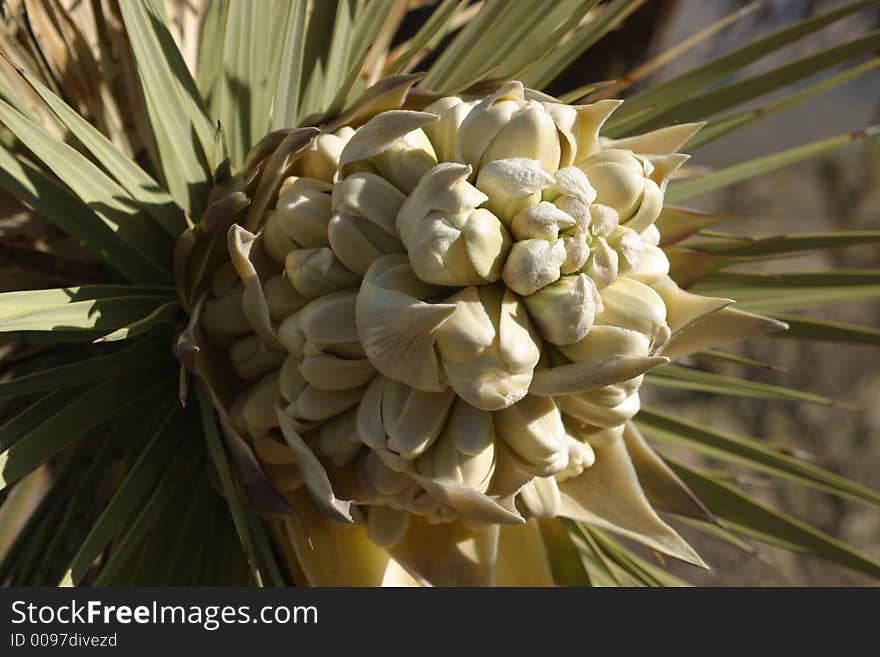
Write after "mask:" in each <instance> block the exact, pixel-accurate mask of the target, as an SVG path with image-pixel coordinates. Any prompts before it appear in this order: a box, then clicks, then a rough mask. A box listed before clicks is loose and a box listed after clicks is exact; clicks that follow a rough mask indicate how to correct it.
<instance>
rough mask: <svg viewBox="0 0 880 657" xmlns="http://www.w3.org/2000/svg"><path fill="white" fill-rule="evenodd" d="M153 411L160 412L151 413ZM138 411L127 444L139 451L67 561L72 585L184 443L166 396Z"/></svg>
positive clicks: (176, 412)
mask: <svg viewBox="0 0 880 657" xmlns="http://www.w3.org/2000/svg"><path fill="white" fill-rule="evenodd" d="M155 408H159V409H160V410H161V411H162V412H161V413H158V414H157V413H155ZM139 410H140V416H141V421H140V422H139V423H133V424H132V425H131V426H130V427H129V431H130V434H131V441H132V442H133V444H134V445H135V446H136V448H139V449H140V450H141V451H140V453H139V456H138V458H137V460H136V461H135V462H134V463H133V464H132V465H131V467H130V469H129V470H128V472H127V473H126V475H125V479H123V481H122V483H121V484H120V485H119V488H118V489H117V490H116V492H115V493H114V494H113V497H112V498H111V499H110V502H109V503H108V504H107V506H106V507H105V508H104V510H103V511H102V512H101V515H100V516H99V517H98V519H97V520H96V521H95V524H94V525H93V526H92V528H91V530H90V531H89V534H88V535H87V536H86V537H85V538H84V539H83V540H82V542H81V543H80V545H79V549H78V550H77V553H76V555H74V557H73V559H72V560H71V563H70V570H71V576H72V579H73V581H74V583H78V582H80V581H81V580H82V578H83V576H84V575H85V574H86V573H87V572H88V571H89V569H90V568H91V567H92V564H93V563H94V562H95V560H96V559H97V558H98V556H99V555H100V554H101V552H103V550H104V548H105V547H107V545H109V544H110V541H111V540H112V539H113V537H114V536H116V535H117V534H118V533H119V532H121V531H124V529H125V526H126V523H128V522H130V521H131V520H132V518H134V517H135V516H136V514H137V513H138V509H140V508H141V507H142V505H143V503H144V501H145V500H146V499H148V498H149V495H150V493H151V491H155V490H157V488H158V486H157V483H158V482H159V480H160V479H161V477H162V474H163V473H164V472H166V471H167V470H168V469H169V468H168V465H169V462H170V461H171V458H172V456H173V455H174V453H175V452H177V451H178V450H179V449H180V445H181V442H182V441H183V440H184V436H185V429H186V426H187V424H186V417H185V413H184V411H183V410H182V409H181V408H180V407H179V406H177V405H176V403H175V402H174V400H173V399H171V398H170V396H169V395H167V393H166V394H165V396H164V398H163V400H162V402H161V403H159V404H158V405H157V406H154V408H153V410H151V409H147V408H142V409H139ZM157 420H158V422H157ZM141 444H143V447H140V445H141Z"/></svg>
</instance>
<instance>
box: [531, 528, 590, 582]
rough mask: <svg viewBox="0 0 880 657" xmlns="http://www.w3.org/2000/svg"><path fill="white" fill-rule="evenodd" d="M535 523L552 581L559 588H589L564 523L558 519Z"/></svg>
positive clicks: (581, 564)
mask: <svg viewBox="0 0 880 657" xmlns="http://www.w3.org/2000/svg"><path fill="white" fill-rule="evenodd" d="M537 522H538V527H539V528H540V530H541V539H542V540H543V542H544V547H545V549H546V551H547V559H548V560H549V561H550V569H551V571H552V573H553V581H555V582H556V583H557V584H558V585H559V586H589V585H590V580H589V578H588V577H587V572H586V570H585V569H584V565H583V563H582V562H581V556H580V553H579V551H578V550H577V548H576V547H575V546H574V543H573V542H572V539H571V536H570V532H569V529H568V528H567V526H566V525H565V524H564V523H565V521H564V520H562V519H560V518H537Z"/></svg>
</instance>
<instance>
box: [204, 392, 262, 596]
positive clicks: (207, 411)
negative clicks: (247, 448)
mask: <svg viewBox="0 0 880 657" xmlns="http://www.w3.org/2000/svg"><path fill="white" fill-rule="evenodd" d="M197 397H198V400H199V412H200V413H201V420H202V431H203V432H204V434H205V441H206V442H207V444H208V453H209V454H210V456H211V462H212V463H213V464H214V468H215V469H216V471H217V475H218V477H219V479H220V485H221V487H222V489H223V497H225V498H226V503H227V504H228V505H229V511H230V513H231V514H232V521H233V523H234V524H235V530H236V532H238V538H239V541H240V542H241V546H242V548H243V549H244V553H245V555H246V557H247V559H248V562H249V563H250V565H251V570H252V572H253V575H254V579H255V580H256V581H259V580H260V577H259V574H260V570H259V568H258V566H257V559H256V554H255V550H254V543H253V538H252V536H251V531H250V522H249V520H248V513H247V510H246V509H245V506H244V504H243V502H242V498H241V495H239V492H238V489H237V487H236V485H235V479H234V477H233V474H232V468H231V467H230V465H229V459H228V458H227V457H226V450H225V449H224V447H223V439H222V438H221V436H220V432H219V431H218V429H217V419H216V418H215V416H214V409H213V408H212V407H211V402H209V401H208V400H207V399H205V397H204V395H203V394H202V393H201V391H199V392H198V393H197Z"/></svg>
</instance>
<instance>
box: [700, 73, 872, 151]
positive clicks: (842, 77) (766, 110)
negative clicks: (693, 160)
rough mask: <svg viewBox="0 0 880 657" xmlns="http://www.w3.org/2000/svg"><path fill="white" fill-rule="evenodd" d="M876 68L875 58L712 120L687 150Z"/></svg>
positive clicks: (744, 126) (827, 90)
mask: <svg viewBox="0 0 880 657" xmlns="http://www.w3.org/2000/svg"><path fill="white" fill-rule="evenodd" d="M878 67H880V57H875V58H874V59H871V60H869V61H867V62H864V63H863V64H859V65H858V66H853V67H852V68H848V69H846V70H845V71H842V72H841V73H837V74H835V75H831V76H829V77H827V78H825V79H823V80H820V81H819V82H816V83H815V84H811V85H809V86H808V87H805V88H803V89H799V90H797V91H794V92H792V93H790V94H787V95H785V96H783V97H782V98H778V99H774V100H771V101H770V102H767V103H765V104H763V105H760V106H758V107H755V108H751V109H747V110H744V111H742V112H737V113H736V114H732V115H729V116H724V117H721V118H718V119H713V120H712V121H711V122H710V123H709V125H707V126H706V127H704V128H703V129H702V130H700V132H698V133H697V134H696V136H694V137H692V138H691V139H690V140H689V141H688V143H687V146H688V150H690V151H694V150H696V149H697V148H699V147H700V146H703V145H705V144H708V143H711V142H713V141H715V140H717V139H720V138H721V137H724V136H725V135H728V134H731V133H732V132H735V131H736V130H740V129H742V128H746V127H748V126H750V125H752V124H753V123H756V122H758V121H760V120H761V119H765V118H767V117H768V116H772V115H773V114H777V113H779V112H781V111H783V110H786V109H788V108H790V107H793V106H795V105H798V104H800V103H803V102H805V101H807V100H810V99H811V98H815V97H816V96H819V95H820V94H824V93H827V92H829V91H831V90H833V89H836V88H837V87H839V86H841V85H843V84H846V83H847V82H850V81H851V80H854V79H855V78H857V77H859V76H861V75H864V74H865V73H868V72H870V71H873V70H875V69H877V68H878Z"/></svg>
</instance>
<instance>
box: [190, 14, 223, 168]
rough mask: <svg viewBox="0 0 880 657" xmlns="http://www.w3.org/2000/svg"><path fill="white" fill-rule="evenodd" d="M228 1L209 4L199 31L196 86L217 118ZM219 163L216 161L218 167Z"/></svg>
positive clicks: (210, 114)
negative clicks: (218, 87) (218, 86)
mask: <svg viewBox="0 0 880 657" xmlns="http://www.w3.org/2000/svg"><path fill="white" fill-rule="evenodd" d="M228 11H229V4H228V0H214V1H213V2H209V3H208V6H207V8H206V9H205V14H204V16H203V18H202V25H201V30H200V31H199V52H198V55H197V58H196V86H197V87H198V89H199V95H200V96H201V97H202V98H204V100H205V104H206V105H207V108H208V110H209V116H216V112H215V109H216V100H217V85H219V84H220V79H221V77H222V72H223V38H224V35H225V34H226V15H227V12H228ZM218 163H219V162H218V161H216V160H215V162H214V165H215V166H216V165H217V164H218Z"/></svg>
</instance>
